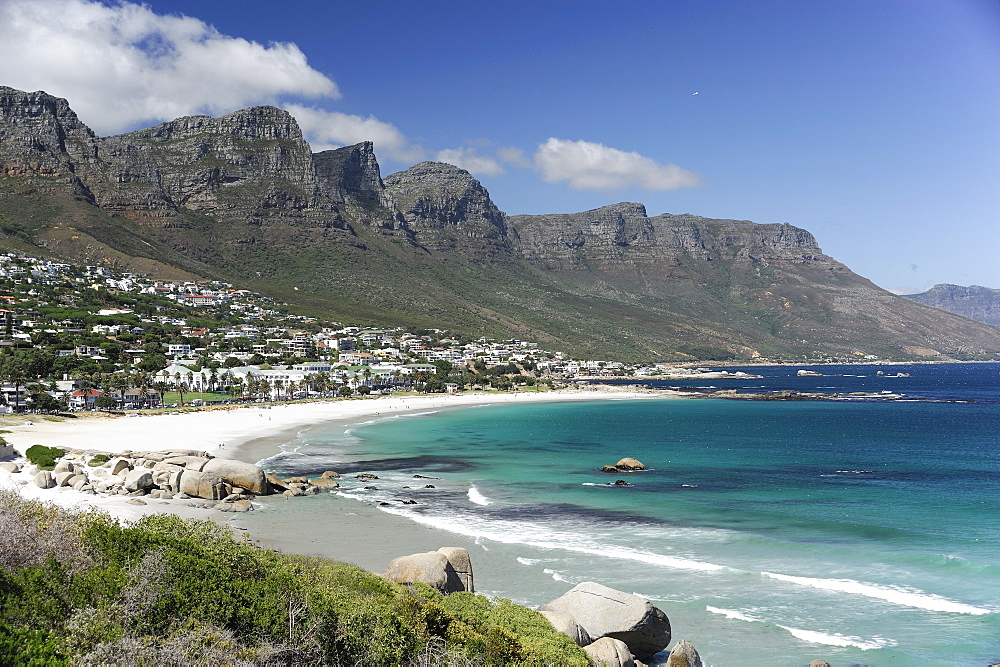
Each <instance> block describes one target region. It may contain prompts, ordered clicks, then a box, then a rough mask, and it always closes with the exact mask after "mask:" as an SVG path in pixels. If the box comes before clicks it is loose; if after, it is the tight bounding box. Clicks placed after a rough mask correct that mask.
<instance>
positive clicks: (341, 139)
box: [284, 104, 426, 162]
mask: <svg viewBox="0 0 1000 667" xmlns="http://www.w3.org/2000/svg"><path fill="white" fill-rule="evenodd" d="M284 108H285V109H287V110H288V112H289V113H291V114H292V115H293V116H295V120H297V121H298V123H299V127H301V128H302V133H303V134H304V135H305V137H306V140H307V141H309V144H310V145H311V146H312V149H313V151H315V152H319V151H325V150H327V149H330V148H338V147H340V146H350V145H352V144H357V143H360V142H362V141H371V142H372V143H373V144H375V151H376V153H377V154H382V155H386V156H388V157H390V158H392V159H394V160H399V161H400V162H416V161H419V160H421V159H423V157H424V156H425V155H426V151H424V149H423V148H421V147H419V146H414V145H412V144H411V143H410V142H409V141H408V140H407V139H406V137H405V136H404V135H403V133H402V132H400V131H399V129H398V128H396V126H395V125H392V124H391V123H386V122H384V121H381V120H378V119H377V118H374V117H372V116H368V117H367V118H366V117H364V116H354V115H351V114H346V113H340V112H338V111H324V110H323V109H316V108H313V107H306V106H302V105H299V104H286V105H284Z"/></svg>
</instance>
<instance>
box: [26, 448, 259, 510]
mask: <svg viewBox="0 0 1000 667" xmlns="http://www.w3.org/2000/svg"><path fill="white" fill-rule="evenodd" d="M100 454H103V457H101V458H100V459H98V460H103V461H105V462H104V463H101V464H99V465H96V466H92V465H90V463H91V462H93V461H95V457H96V456H97V455H100ZM34 481H35V484H37V485H38V486H40V487H42V488H53V487H62V486H65V487H70V488H72V489H74V490H76V491H83V492H85V493H97V494H101V495H127V496H151V497H154V498H160V499H163V500H167V499H190V498H200V499H203V500H211V501H216V502H219V503H222V504H223V505H222V506H217V508H218V509H227V511H245V510H246V509H250V508H252V505H248V504H247V503H246V502H244V503H240V504H238V505H233V503H237V502H238V501H249V500H251V499H252V498H253V497H255V496H257V495H266V494H268V493H271V487H270V484H269V483H268V481H267V478H266V476H265V474H264V472H263V470H261V469H260V468H259V467H258V466H256V465H254V464H252V463H244V462H242V461H234V460H230V459H219V458H215V457H212V456H210V455H208V454H206V453H204V452H196V451H193V450H179V451H174V452H123V453H122V454H121V455H120V456H115V457H114V458H110V457H109V456H108V455H107V454H105V453H104V452H99V451H93V450H86V451H79V450H78V451H73V452H69V453H67V454H66V455H65V456H63V457H61V458H60V459H59V460H58V461H57V462H56V465H55V468H54V471H53V472H48V471H42V472H39V473H37V474H36V475H35V479H34Z"/></svg>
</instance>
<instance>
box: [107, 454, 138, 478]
mask: <svg viewBox="0 0 1000 667" xmlns="http://www.w3.org/2000/svg"><path fill="white" fill-rule="evenodd" d="M104 465H105V466H107V467H108V468H109V469H110V470H111V474H112V475H117V474H118V473H120V472H121V471H122V470H131V469H132V464H131V463H129V462H128V459H125V458H122V457H120V456H119V457H118V458H116V459H112V460H110V461H108V462H107V463H105V464H104Z"/></svg>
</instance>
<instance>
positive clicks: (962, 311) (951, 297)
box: [903, 284, 1000, 327]
mask: <svg viewBox="0 0 1000 667" xmlns="http://www.w3.org/2000/svg"><path fill="white" fill-rule="evenodd" d="M903 296H905V297H906V298H907V299H911V300H913V301H916V302H917V303H922V304H925V305H928V306H933V307H935V308H940V309H941V310H947V311H948V312H949V313H955V314H956V315H961V316H962V317H968V318H969V319H972V320H978V321H980V322H986V323H987V324H992V325H993V326H997V327H1000V290H998V289H990V288H989V287H980V286H979V285H971V286H969V287H962V286H960V285H949V284H941V285H935V286H934V287H932V288H930V289H929V290H927V291H926V292H922V293H920V294H904V295H903Z"/></svg>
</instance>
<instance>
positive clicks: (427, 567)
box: [383, 547, 475, 595]
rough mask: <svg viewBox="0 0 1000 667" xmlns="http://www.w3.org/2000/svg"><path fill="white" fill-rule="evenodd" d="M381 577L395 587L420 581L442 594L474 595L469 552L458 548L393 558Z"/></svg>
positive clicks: (446, 548)
mask: <svg viewBox="0 0 1000 667" xmlns="http://www.w3.org/2000/svg"><path fill="white" fill-rule="evenodd" d="M383 576H384V577H385V578H386V579H389V580H390V581H394V582H396V583H397V584H412V583H415V582H421V583H424V584H427V585H429V586H432V587H434V588H436V589H437V590H439V591H441V592H442V593H444V594H445V595H448V594H449V593H457V592H459V591H468V592H470V593H474V592H475V589H474V587H473V578H472V562H471V560H470V559H469V552H468V551H467V550H466V549H463V548H461V547H444V548H442V549H438V550H437V551H428V552H426V553H419V554H411V555H409V556H401V557H399V558H395V559H393V560H392V561H391V562H390V563H389V567H388V568H387V569H386V571H385V574H384V575H383Z"/></svg>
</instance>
